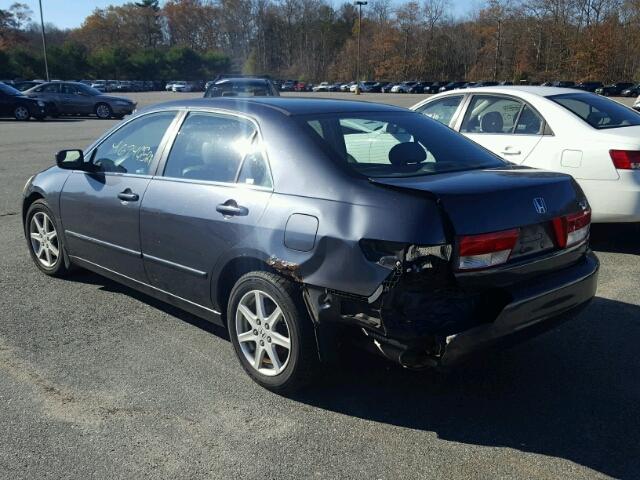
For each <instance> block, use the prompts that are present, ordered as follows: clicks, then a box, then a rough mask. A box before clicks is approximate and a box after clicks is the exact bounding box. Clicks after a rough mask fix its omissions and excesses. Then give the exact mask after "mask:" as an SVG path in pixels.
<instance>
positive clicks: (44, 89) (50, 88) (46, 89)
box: [36, 83, 60, 93]
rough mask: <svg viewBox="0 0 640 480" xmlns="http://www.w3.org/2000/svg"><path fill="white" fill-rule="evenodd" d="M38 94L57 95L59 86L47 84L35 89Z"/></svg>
mask: <svg viewBox="0 0 640 480" xmlns="http://www.w3.org/2000/svg"><path fill="white" fill-rule="evenodd" d="M36 92H39V93H59V92H60V85H59V84H58V83H48V84H46V85H43V86H41V87H38V88H37V89H36Z"/></svg>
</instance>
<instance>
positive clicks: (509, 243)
mask: <svg viewBox="0 0 640 480" xmlns="http://www.w3.org/2000/svg"><path fill="white" fill-rule="evenodd" d="M519 234H520V230H519V229H517V228H514V229H513V230H504V231H502V232H494V233H483V234H481V235H465V236H462V237H460V238H459V239H458V270H478V269H483V268H489V267H494V266H496V265H501V264H503V263H507V261H508V260H509V257H510V256H511V251H512V250H513V247H515V245H516V242H517V241H518V235H519Z"/></svg>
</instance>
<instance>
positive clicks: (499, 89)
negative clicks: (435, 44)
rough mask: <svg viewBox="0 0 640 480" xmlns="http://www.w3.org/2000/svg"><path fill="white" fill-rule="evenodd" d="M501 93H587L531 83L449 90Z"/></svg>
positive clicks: (539, 94) (549, 94)
mask: <svg viewBox="0 0 640 480" xmlns="http://www.w3.org/2000/svg"><path fill="white" fill-rule="evenodd" d="M454 92H455V93H502V94H505V95H508V94H514V93H518V92H520V93H524V94H529V95H537V96H539V97H551V96H553V95H561V94H563V93H587V92H583V91H581V90H576V89H575V88H559V87H540V86H533V85H496V86H492V87H472V88H466V89H464V91H462V90H460V91H459V92H458V91H457V90H451V91H449V92H447V94H451V93H454Z"/></svg>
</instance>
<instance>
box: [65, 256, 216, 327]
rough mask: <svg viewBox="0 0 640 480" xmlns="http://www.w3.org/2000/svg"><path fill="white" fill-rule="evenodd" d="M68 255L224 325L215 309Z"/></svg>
mask: <svg viewBox="0 0 640 480" xmlns="http://www.w3.org/2000/svg"><path fill="white" fill-rule="evenodd" d="M69 257H70V259H71V261H72V262H73V263H74V264H75V265H78V266H79V267H82V268H86V269H87V270H90V271H92V272H94V273H97V274H98V275H102V276H103V277H107V278H109V279H111V280H113V281H114V282H118V283H121V284H123V285H126V286H127V287H129V288H132V289H134V290H137V291H139V292H142V293H144V294H146V295H149V296H150V297H153V298H156V299H158V300H161V301H163V302H166V303H168V304H170V305H173V306H175V307H178V308H180V309H182V310H186V311H187V312H189V313H191V314H193V315H196V316H198V317H200V318H202V319H204V320H208V321H210V322H213V323H215V324H216V325H220V326H224V322H223V321H222V315H221V314H220V312H218V311H217V310H213V309H211V308H207V307H203V306H202V305H200V304H198V303H195V302H192V301H190V300H187V299H185V298H182V297H179V296H177V295H174V294H172V293H169V292H165V291H164V290H160V289H159V288H156V287H154V286H152V285H149V284H147V283H144V282H141V281H139V280H136V279H133V278H131V277H127V276H126V275H122V274H121V273H118V272H115V271H113V270H110V269H108V268H106V267H103V266H101V265H98V264H97V263H93V262H90V261H89V260H85V259H83V258H80V257H75V256H73V255H70V256H69Z"/></svg>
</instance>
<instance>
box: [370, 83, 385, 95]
mask: <svg viewBox="0 0 640 480" xmlns="http://www.w3.org/2000/svg"><path fill="white" fill-rule="evenodd" d="M387 85H389V82H376V83H374V84H373V86H372V87H371V90H369V91H370V92H371V93H382V89H383V88H384V87H386V86H387Z"/></svg>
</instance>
